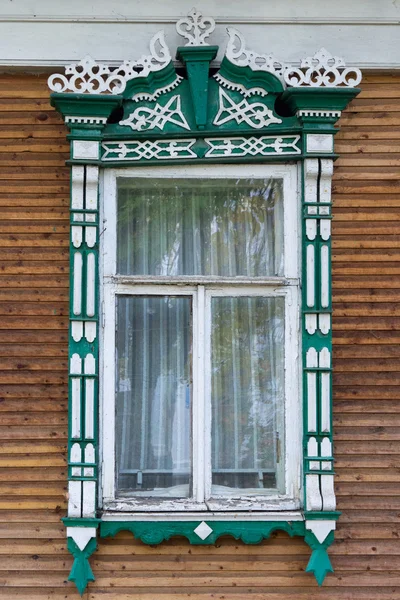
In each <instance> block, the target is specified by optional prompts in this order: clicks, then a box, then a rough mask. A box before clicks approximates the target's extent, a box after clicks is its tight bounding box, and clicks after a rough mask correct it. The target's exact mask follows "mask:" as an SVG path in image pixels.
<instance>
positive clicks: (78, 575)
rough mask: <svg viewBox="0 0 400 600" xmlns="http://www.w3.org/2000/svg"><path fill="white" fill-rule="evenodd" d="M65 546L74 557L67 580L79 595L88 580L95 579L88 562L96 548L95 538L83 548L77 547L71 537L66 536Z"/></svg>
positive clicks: (81, 593)
mask: <svg viewBox="0 0 400 600" xmlns="http://www.w3.org/2000/svg"><path fill="white" fill-rule="evenodd" d="M67 547H68V550H69V552H70V553H71V554H72V556H73V557H74V562H73V565H72V569H71V572H70V574H69V576H68V581H73V582H74V583H75V585H76V587H77V589H78V592H79V593H80V595H81V596H82V595H83V592H84V591H85V589H86V586H87V584H88V583H89V581H95V576H94V575H93V571H92V569H91V567H90V564H89V558H90V556H91V555H92V554H93V552H95V551H96V549H97V540H96V538H92V539H91V540H90V541H89V543H88V544H87V546H86V548H85V549H84V550H81V549H80V548H78V546H77V545H76V544H75V542H74V540H73V539H72V538H68V541H67Z"/></svg>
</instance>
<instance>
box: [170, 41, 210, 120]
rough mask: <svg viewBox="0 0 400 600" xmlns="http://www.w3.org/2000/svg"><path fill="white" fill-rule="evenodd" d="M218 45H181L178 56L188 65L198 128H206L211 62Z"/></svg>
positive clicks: (187, 69)
mask: <svg viewBox="0 0 400 600" xmlns="http://www.w3.org/2000/svg"><path fill="white" fill-rule="evenodd" d="M217 52H218V46H181V47H179V48H178V49H177V52H176V57H177V58H178V60H181V61H182V62H183V63H184V65H185V66H186V71H187V74H188V78H189V86H190V95H191V98H192V104H193V108H194V117H195V121H196V125H197V127H198V129H205V127H206V123H207V109H208V82H209V77H208V74H209V70H210V62H211V61H212V60H213V59H214V58H215V57H216V55H217Z"/></svg>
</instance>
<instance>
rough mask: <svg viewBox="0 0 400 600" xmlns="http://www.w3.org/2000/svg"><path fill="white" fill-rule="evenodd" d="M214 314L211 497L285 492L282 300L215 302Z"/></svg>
mask: <svg viewBox="0 0 400 600" xmlns="http://www.w3.org/2000/svg"><path fill="white" fill-rule="evenodd" d="M211 310H212V323H211V402H212V484H213V485H212V494H213V495H221V494H226V493H232V492H234V490H235V489H237V488H240V489H241V490H242V492H243V490H247V491H248V492H253V493H263V490H269V491H271V489H276V490H278V491H281V492H282V491H283V490H284V474H283V456H284V453H283V443H284V439H283V431H284V427H283V419H284V413H283V410H284V299H283V298H279V297H278V298H268V297H257V296H250V297H214V298H212V304H211ZM278 432H279V434H278ZM264 493H265V492H264Z"/></svg>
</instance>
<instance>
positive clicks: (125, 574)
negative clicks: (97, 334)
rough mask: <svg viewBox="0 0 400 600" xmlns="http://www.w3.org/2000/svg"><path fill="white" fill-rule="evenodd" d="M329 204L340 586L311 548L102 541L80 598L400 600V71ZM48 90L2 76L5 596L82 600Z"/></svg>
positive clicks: (343, 138) (62, 152)
mask: <svg viewBox="0 0 400 600" xmlns="http://www.w3.org/2000/svg"><path fill="white" fill-rule="evenodd" d="M340 126H341V128H342V129H341V131H340V133H339V134H338V135H337V138H336V141H337V150H338V152H339V153H340V154H341V156H340V158H339V159H338V161H337V163H336V168H335V175H334V184H333V194H334V220H333V268H334V275H333V292H334V318H333V328H334V367H335V378H334V427H335V436H336V437H335V439H336V444H335V448H336V456H337V461H336V472H337V479H336V491H337V496H338V503H339V506H338V508H339V510H341V511H342V513H343V514H342V517H341V519H340V521H339V525H338V531H337V541H336V542H335V543H334V545H333V546H332V548H331V551H330V555H331V558H332V562H333V566H334V568H335V574H334V575H329V576H328V577H327V578H326V580H325V582H324V584H323V586H322V588H318V587H317V586H316V583H315V581H314V579H313V578H312V577H311V576H310V575H308V574H306V573H305V572H304V569H305V566H306V564H307V561H308V557H309V554H310V551H309V548H308V547H307V546H306V545H305V544H304V543H303V541H302V540H300V539H290V538H288V537H287V536H286V535H285V534H282V533H278V534H275V535H274V536H273V537H272V539H271V540H269V541H267V542H265V543H263V544H261V545H259V546H245V545H243V544H242V543H238V542H236V541H235V540H232V539H229V538H224V539H221V540H220V541H219V542H218V543H217V544H216V545H215V546H211V547H208V546H201V547H195V546H190V545H189V544H188V543H187V542H186V541H185V540H180V539H174V540H171V541H170V542H168V543H163V544H161V545H160V546H157V547H149V546H146V545H144V544H142V543H141V542H137V541H135V540H134V539H133V538H132V536H131V535H130V534H128V533H121V534H119V535H117V536H116V538H115V539H110V540H104V541H101V542H100V544H99V550H98V552H96V554H95V555H94V556H93V557H92V559H91V562H92V565H93V568H94V571H95V574H96V577H97V581H96V582H95V583H93V584H89V587H88V589H87V591H86V592H85V595H84V598H85V599H86V600H155V599H157V600H158V599H159V598H161V599H162V600H177V599H178V600H179V599H183V598H189V597H190V600H222V599H227V598H229V599H233V598H234V599H235V600H269V599H270V598H271V599H272V598H273V600H293V599H294V598H295V599H296V600H310V598H312V599H313V600H315V599H316V600H318V599H320V600H350V599H351V600H395V599H399V598H400V544H399V541H398V540H399V537H400V527H399V513H400V475H399V466H400V362H399V358H400V309H399V301H400V277H399V275H400V176H399V167H400V76H391V75H390V74H388V73H385V74H382V75H368V77H367V79H366V81H365V83H364V84H363V91H362V94H361V95H360V96H359V98H357V99H356V100H354V101H353V102H352V104H351V106H350V107H349V109H348V110H347V111H346V112H345V113H344V114H343V117H342V119H341V122H340ZM66 133H67V132H66V129H65V128H64V126H63V123H62V121H61V119H60V117H59V116H58V115H57V114H56V113H55V112H54V110H53V109H52V108H51V107H50V105H49V102H48V91H47V87H46V77H45V76H41V75H40V76H36V75H32V76H29V75H22V74H16V75H10V74H3V75H0V141H1V144H0V182H1V185H0V210H1V216H2V218H1V219H0V256H1V261H0V264H1V269H0V363H1V367H0V439H1V443H0V538H1V544H0V586H1V594H0V595H1V598H2V600H27V599H28V598H29V599H30V600H50V599H51V600H77V599H78V598H79V596H78V593H77V591H76V589H75V586H74V585H73V584H72V583H69V582H67V576H68V572H69V569H70V567H71V564H72V558H71V556H70V555H69V554H68V552H67V550H66V543H65V537H64V528H63V526H62V525H61V523H60V517H61V516H63V515H64V514H65V507H66V456H65V451H66V441H67V437H66V435H67V432H66V424H67V368H66V360H67V356H68V353H67V344H68V336H67V326H68V304H67V303H68V228H69V224H68V205H69V184H68V177H69V174H68V169H67V168H66V167H65V166H64V161H65V160H66V159H67V158H68V144H67V143H66V137H65V136H66Z"/></svg>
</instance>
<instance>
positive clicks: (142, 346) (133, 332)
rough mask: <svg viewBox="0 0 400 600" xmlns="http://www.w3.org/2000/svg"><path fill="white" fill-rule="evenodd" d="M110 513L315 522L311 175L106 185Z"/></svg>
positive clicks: (249, 169)
mask: <svg viewBox="0 0 400 600" xmlns="http://www.w3.org/2000/svg"><path fill="white" fill-rule="evenodd" d="M103 195H104V202H103V205H104V215H103V218H104V231H103V234H102V243H103V259H104V260H103V274H102V276H103V286H102V289H103V301H102V305H103V315H104V340H103V348H104V353H103V371H102V373H103V375H102V378H103V381H102V382H101V386H100V388H101V390H102V391H103V393H102V406H103V426H102V441H103V444H102V452H103V461H102V464H103V480H102V486H103V508H104V509H105V510H110V511H113V510H125V511H129V510H132V509H134V510H135V511H146V510H150V511H151V510H155V509H156V510H176V511H183V510H203V511H205V510H213V511H214V510H215V511H218V510H222V511H223V510H235V511H237V510H248V509H250V508H251V509H256V510H292V509H296V508H299V506H300V500H299V480H300V459H301V453H300V439H301V425H300V423H301V397H300V394H299V365H298V355H299V259H298V248H299V243H298V234H297V230H298V221H299V215H298V206H299V202H298V197H297V167H296V166H295V165H279V166H271V165H268V166H266V165H235V166H227V165H224V166H216V165H212V166H211V165H210V166H206V167H202V166H184V167H173V168H168V167H167V168H165V167H137V168H135V169H111V170H107V171H106V172H105V174H104V185H103Z"/></svg>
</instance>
